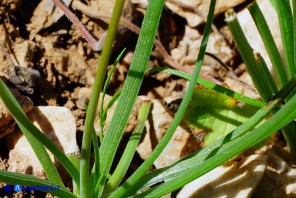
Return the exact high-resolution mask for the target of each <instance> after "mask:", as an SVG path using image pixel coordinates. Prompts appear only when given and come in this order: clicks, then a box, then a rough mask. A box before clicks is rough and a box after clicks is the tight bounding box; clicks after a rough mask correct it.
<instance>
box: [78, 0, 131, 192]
mask: <svg viewBox="0 0 296 198" xmlns="http://www.w3.org/2000/svg"><path fill="white" fill-rule="evenodd" d="M124 2H125V1H124V0H117V1H116V3H115V6H114V9H113V14H112V18H111V22H110V25H109V27H108V31H107V36H106V41H105V44H104V47H103V51H102V54H101V59H100V62H99V66H98V69H97V72H96V77H95V82H94V85H93V91H92V93H91V97H90V101H89V108H88V109H87V114H86V118H85V130H84V134H83V138H82V148H81V161H80V183H81V185H82V186H81V188H80V196H81V197H92V196H93V195H94V193H95V192H94V189H90V185H89V184H90V178H89V174H90V171H89V169H90V149H91V144H92V141H91V139H92V130H93V124H94V120H95V115H96V111H97V106H98V101H99V97H100V92H101V90H102V87H103V83H104V78H105V75H106V70H107V66H108V64H109V59H110V56H111V52H112V45H113V43H114V40H115V36H116V33H117V26H118V23H119V19H120V16H121V11H122V8H123V5H124Z"/></svg>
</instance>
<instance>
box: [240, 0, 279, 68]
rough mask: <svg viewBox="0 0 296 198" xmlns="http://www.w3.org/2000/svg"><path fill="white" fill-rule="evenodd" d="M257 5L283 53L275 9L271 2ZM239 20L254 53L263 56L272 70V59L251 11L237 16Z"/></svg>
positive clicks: (264, 1) (262, 1)
mask: <svg viewBox="0 0 296 198" xmlns="http://www.w3.org/2000/svg"><path fill="white" fill-rule="evenodd" d="M257 3H258V5H259V7H260V9H261V11H262V13H263V15H264V17H265V20H266V22H267V24H268V26H269V29H270V30H271V34H272V35H273V39H274V40H275V42H276V45H277V47H278V49H279V51H280V53H281V52H282V51H283V46H282V40H281V31H280V28H279V22H278V16H277V13H276V11H275V9H274V7H273V6H272V5H271V3H270V1H268V0H260V1H257ZM237 18H238V21H239V23H240V25H241V26H242V29H243V31H244V33H245V36H246V37H247V39H248V41H249V44H250V45H251V47H252V48H253V49H254V51H256V52H259V53H260V54H261V55H262V57H263V58H264V60H265V62H266V64H267V66H268V67H269V69H271V67H272V65H271V62H270V59H269V57H268V55H267V52H266V50H265V47H264V44H263V42H262V40H261V37H260V35H259V32H258V30H257V28H256V25H255V23H254V21H253V19H252V17H251V15H250V13H249V11H248V10H247V9H244V10H243V11H241V12H239V13H238V14H237Z"/></svg>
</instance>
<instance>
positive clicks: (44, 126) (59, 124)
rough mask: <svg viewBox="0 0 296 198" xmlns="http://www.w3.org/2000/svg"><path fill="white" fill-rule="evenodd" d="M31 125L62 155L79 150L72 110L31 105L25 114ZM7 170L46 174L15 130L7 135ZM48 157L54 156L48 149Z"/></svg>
mask: <svg viewBox="0 0 296 198" xmlns="http://www.w3.org/2000/svg"><path fill="white" fill-rule="evenodd" d="M28 116H29V118H30V119H31V120H32V121H33V124H34V125H35V126H36V127H37V128H39V129H40V130H41V131H43V133H44V134H45V135H46V136H47V137H48V138H49V139H51V140H52V141H53V142H54V143H55V144H56V145H57V146H58V147H59V148H60V149H61V150H62V151H63V152H64V153H65V154H72V153H78V152H79V148H78V146H77V143H76V124H75V120H74V117H73V115H72V113H71V112H70V111H69V110H68V109H67V108H64V107H49V106H48V107H34V108H33V110H31V111H30V113H29V114H28ZM6 142H7V144H8V148H9V150H10V152H9V159H8V162H7V163H8V164H9V168H8V171H12V172H20V173H31V174H33V175H35V176H38V177H42V178H43V177H45V175H44V172H43V168H42V166H41V164H40V163H39V161H38V159H37V157H36V155H35V153H34V152H33V150H32V148H31V146H30V144H29V142H28V141H27V139H26V138H25V136H24V135H23V134H22V133H21V132H20V130H19V129H16V130H15V131H14V133H11V134H10V135H8V136H7V138H6ZM49 155H50V157H51V159H52V160H53V161H54V157H53V155H52V154H51V153H50V152H49Z"/></svg>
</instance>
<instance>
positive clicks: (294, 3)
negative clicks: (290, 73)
mask: <svg viewBox="0 0 296 198" xmlns="http://www.w3.org/2000/svg"><path fill="white" fill-rule="evenodd" d="M292 10H293V35H294V37H293V39H294V43H293V44H294V48H293V49H294V69H295V70H296V65H295V64H296V35H295V32H296V0H292ZM291 29H292V28H291ZM295 72H296V71H295Z"/></svg>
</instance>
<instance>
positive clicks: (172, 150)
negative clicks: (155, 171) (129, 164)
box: [137, 100, 198, 168]
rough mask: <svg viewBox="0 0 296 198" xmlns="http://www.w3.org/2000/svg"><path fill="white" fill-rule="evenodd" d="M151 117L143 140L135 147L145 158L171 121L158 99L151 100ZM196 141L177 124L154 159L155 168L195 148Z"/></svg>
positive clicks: (166, 164) (169, 162)
mask: <svg viewBox="0 0 296 198" xmlns="http://www.w3.org/2000/svg"><path fill="white" fill-rule="evenodd" d="M151 102H152V110H151V116H149V117H150V118H151V119H150V120H149V121H148V122H146V131H147V133H146V135H145V137H144V139H143V141H142V142H141V143H140V145H139V146H138V148H137V152H138V153H139V155H140V156H141V158H142V159H146V158H147V157H148V156H149V155H150V153H151V152H152V150H153V149H154V148H155V146H156V145H157V144H158V142H159V141H160V140H161V138H162V137H163V136H164V134H165V132H166V131H167V129H168V127H169V125H170V124H171V122H172V119H173V116H172V115H171V114H170V113H169V112H168V110H167V109H166V108H165V107H164V104H163V103H162V102H161V101H160V100H152V101H151ZM197 147H198V145H197V142H195V141H194V139H193V138H192V135H191V134H190V133H188V132H187V131H186V130H185V129H184V128H183V127H181V126H178V127H177V129H176V131H175V133H174V135H173V137H172V139H171V141H170V142H169V143H168V145H167V146H166V148H165V149H164V151H163V152H162V153H161V155H160V156H159V157H158V159H157V160H156V161H155V163H154V165H155V167H156V168H162V167H165V166H168V165H170V164H172V163H174V162H176V161H177V160H179V159H180V158H181V157H182V156H184V155H186V154H188V153H190V152H191V151H194V150H196V149H197Z"/></svg>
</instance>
